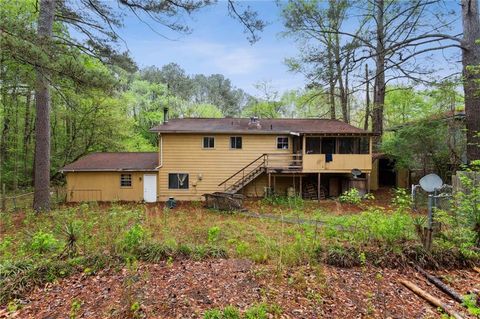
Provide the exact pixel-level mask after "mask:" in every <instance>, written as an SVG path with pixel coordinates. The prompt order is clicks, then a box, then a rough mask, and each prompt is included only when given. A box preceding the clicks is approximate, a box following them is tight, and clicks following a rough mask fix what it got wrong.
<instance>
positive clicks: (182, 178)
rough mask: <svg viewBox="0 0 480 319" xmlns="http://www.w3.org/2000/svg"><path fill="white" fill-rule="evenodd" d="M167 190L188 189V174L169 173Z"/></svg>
mask: <svg viewBox="0 0 480 319" xmlns="http://www.w3.org/2000/svg"><path fill="white" fill-rule="evenodd" d="M168 188H169V189H188V174H186V173H169V174H168Z"/></svg>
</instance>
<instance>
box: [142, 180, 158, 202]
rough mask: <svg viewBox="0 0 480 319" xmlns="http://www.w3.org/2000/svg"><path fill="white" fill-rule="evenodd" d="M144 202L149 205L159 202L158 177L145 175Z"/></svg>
mask: <svg viewBox="0 0 480 319" xmlns="http://www.w3.org/2000/svg"><path fill="white" fill-rule="evenodd" d="M143 200H144V201H145V202H147V203H155V202H156V201H157V175H143Z"/></svg>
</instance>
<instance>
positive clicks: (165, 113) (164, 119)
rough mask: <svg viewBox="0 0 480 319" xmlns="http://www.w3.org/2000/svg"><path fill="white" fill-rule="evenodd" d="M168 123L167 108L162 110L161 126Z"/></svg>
mask: <svg viewBox="0 0 480 319" xmlns="http://www.w3.org/2000/svg"><path fill="white" fill-rule="evenodd" d="M167 123H168V107H164V108H163V124H167Z"/></svg>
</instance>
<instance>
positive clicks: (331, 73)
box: [327, 35, 337, 119]
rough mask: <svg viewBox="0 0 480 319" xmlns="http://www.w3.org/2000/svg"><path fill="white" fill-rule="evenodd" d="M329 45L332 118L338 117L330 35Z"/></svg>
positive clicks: (329, 83) (329, 93)
mask: <svg viewBox="0 0 480 319" xmlns="http://www.w3.org/2000/svg"><path fill="white" fill-rule="evenodd" d="M328 37H329V39H328V45H327V59H328V87H329V91H328V95H329V98H330V118H331V119H336V117H337V116H336V114H335V82H336V81H335V71H334V67H335V66H334V63H333V52H332V51H333V48H332V38H331V36H330V35H329V36H328Z"/></svg>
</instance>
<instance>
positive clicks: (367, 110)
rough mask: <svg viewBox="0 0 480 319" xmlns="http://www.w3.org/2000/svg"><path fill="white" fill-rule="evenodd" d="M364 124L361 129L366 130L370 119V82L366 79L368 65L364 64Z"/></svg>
mask: <svg viewBox="0 0 480 319" xmlns="http://www.w3.org/2000/svg"><path fill="white" fill-rule="evenodd" d="M365 85H366V88H365V122H364V123H363V129H364V130H368V118H369V117H370V81H369V79H368V64H365Z"/></svg>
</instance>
